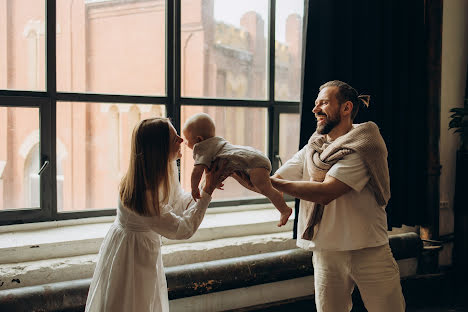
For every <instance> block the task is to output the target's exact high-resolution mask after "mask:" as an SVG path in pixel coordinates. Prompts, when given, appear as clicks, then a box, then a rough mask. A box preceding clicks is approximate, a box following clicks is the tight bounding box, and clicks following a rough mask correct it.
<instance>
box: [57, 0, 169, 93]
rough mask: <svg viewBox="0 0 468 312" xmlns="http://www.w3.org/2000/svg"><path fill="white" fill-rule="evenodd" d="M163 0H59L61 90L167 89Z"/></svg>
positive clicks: (106, 91)
mask: <svg viewBox="0 0 468 312" xmlns="http://www.w3.org/2000/svg"><path fill="white" fill-rule="evenodd" d="M165 10H166V5H165V1H164V0H150V1H148V0H134V1H104V0H93V1H90V0H78V1H76V0H75V1H74V0H60V1H57V89H58V90H59V91H71V92H89V93H112V94H139V95H140V94H141V95H164V94H165V93H166V92H165V89H166V83H165V71H166V68H165V59H166V55H165V40H166V39H165V38H166V32H165V23H166V21H165Z"/></svg>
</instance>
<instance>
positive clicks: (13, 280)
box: [11, 278, 21, 284]
mask: <svg viewBox="0 0 468 312" xmlns="http://www.w3.org/2000/svg"><path fill="white" fill-rule="evenodd" d="M11 282H12V283H18V284H20V283H21V282H20V280H19V279H18V278H14V279H12V280H11Z"/></svg>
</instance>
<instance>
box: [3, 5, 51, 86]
mask: <svg viewBox="0 0 468 312" xmlns="http://www.w3.org/2000/svg"><path fill="white" fill-rule="evenodd" d="M45 33H46V32H45V0H37V1H36V0H35V1H31V0H15V1H0V89H11V90H35V91H36V90H39V91H43V90H45Z"/></svg>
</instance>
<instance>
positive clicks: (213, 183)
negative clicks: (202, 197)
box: [203, 159, 232, 195]
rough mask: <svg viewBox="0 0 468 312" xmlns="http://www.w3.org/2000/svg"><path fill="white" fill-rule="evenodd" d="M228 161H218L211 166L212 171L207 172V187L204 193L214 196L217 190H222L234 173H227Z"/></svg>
mask: <svg viewBox="0 0 468 312" xmlns="http://www.w3.org/2000/svg"><path fill="white" fill-rule="evenodd" d="M226 164H227V160H224V159H223V160H220V159H216V160H215V161H214V162H213V164H212V165H211V169H210V170H207V171H206V176H205V186H204V187H203V191H204V192H205V193H208V194H210V195H211V194H213V191H214V190H215V189H216V188H219V189H222V186H223V181H224V180H225V179H226V178H227V177H229V176H230V175H231V174H232V172H226Z"/></svg>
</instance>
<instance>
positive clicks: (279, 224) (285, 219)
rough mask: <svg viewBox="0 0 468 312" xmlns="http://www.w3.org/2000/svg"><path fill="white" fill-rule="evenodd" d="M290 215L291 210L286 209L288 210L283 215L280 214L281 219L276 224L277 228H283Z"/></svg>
mask: <svg viewBox="0 0 468 312" xmlns="http://www.w3.org/2000/svg"><path fill="white" fill-rule="evenodd" d="M291 214H292V209H291V208H289V207H288V210H287V211H286V212H284V213H281V218H280V221H279V223H278V226H283V225H285V224H286V223H287V222H288V219H289V216H290V215H291Z"/></svg>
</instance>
